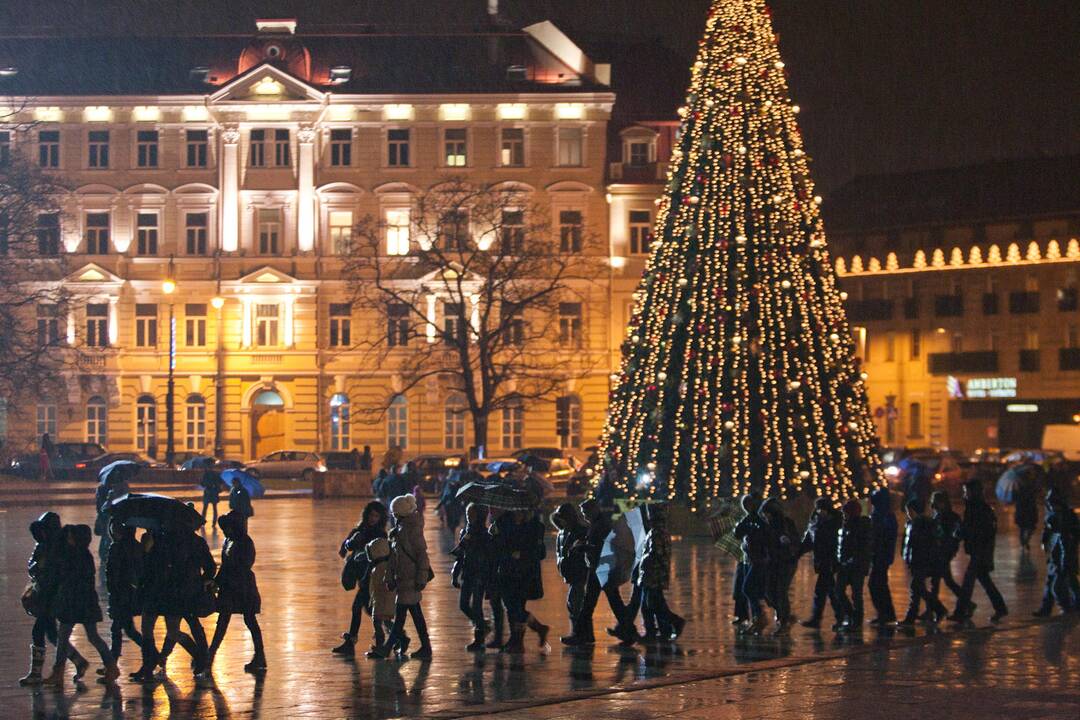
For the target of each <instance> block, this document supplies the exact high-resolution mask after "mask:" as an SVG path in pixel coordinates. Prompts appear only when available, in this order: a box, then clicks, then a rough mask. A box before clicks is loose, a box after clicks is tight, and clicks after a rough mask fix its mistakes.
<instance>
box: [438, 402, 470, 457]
mask: <svg viewBox="0 0 1080 720" xmlns="http://www.w3.org/2000/svg"><path fill="white" fill-rule="evenodd" d="M443 416H444V417H443V437H444V440H445V446H446V449H447V450H464V449H465V399H464V398H463V397H461V396H460V395H451V396H450V397H449V398H447V400H446V408H445V409H444V410H443Z"/></svg>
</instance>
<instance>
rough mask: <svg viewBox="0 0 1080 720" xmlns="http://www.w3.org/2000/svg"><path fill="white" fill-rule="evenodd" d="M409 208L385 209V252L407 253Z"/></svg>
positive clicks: (389, 253)
mask: <svg viewBox="0 0 1080 720" xmlns="http://www.w3.org/2000/svg"><path fill="white" fill-rule="evenodd" d="M409 224H410V217H409V209H408V208H397V209H394V210H387V211H386V254H387V255H408V254H409V251H410V250H411V248H410V247H409Z"/></svg>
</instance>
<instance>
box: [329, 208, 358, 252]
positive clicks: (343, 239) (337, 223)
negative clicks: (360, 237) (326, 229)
mask: <svg viewBox="0 0 1080 720" xmlns="http://www.w3.org/2000/svg"><path fill="white" fill-rule="evenodd" d="M329 220H330V245H331V246H332V247H333V250H334V253H335V254H337V255H348V254H349V253H350V252H351V251H352V239H353V238H352V235H353V214H352V213H351V212H350V211H348V210H331V211H330V217H329Z"/></svg>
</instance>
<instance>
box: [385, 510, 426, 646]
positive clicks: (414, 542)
mask: <svg viewBox="0 0 1080 720" xmlns="http://www.w3.org/2000/svg"><path fill="white" fill-rule="evenodd" d="M390 514H391V515H393V517H394V528H393V529H392V530H391V531H390V567H389V570H388V572H387V575H388V578H389V584H390V585H391V586H392V587H393V588H394V590H395V592H396V593H397V597H396V598H395V607H394V625H393V627H392V628H391V629H390V635H389V637H387V639H386V642H385V643H384V644H383V646H382V647H380V648H377V649H375V650H373V651H371V653H369V657H375V658H385V657H389V655H390V652H391V650H392V649H393V648H394V647H396V646H397V644H398V643H399V641H400V640H401V639H402V637H403V635H404V630H405V618H406V616H411V617H412V621H413V625H414V626H415V627H416V634H417V636H418V637H419V639H420V647H419V648H418V649H417V650H416V651H415V652H414V653H413V654H412V655H411V656H410V657H412V658H414V659H421V660H428V659H430V658H431V640H430V638H429V637H428V629H427V622H426V621H425V620H424V611H423V608H422V607H421V606H420V600H421V593H422V592H423V590H424V588H425V587H426V586H427V584H428V583H429V582H431V580H432V579H433V578H434V573H433V572H432V570H431V562H430V561H429V560H428V554H427V542H426V541H425V540H424V532H423V527H422V526H421V524H420V517H419V515H418V513H417V510H416V498H415V497H414V496H413V495H411V494H405V495H399V496H398V497H396V498H394V500H393V502H391V503H390Z"/></svg>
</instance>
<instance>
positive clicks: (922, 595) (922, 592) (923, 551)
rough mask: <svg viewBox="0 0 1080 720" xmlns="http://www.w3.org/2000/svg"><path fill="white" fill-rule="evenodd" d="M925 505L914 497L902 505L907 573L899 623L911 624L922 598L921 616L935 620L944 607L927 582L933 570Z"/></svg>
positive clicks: (931, 529) (930, 528)
mask: <svg viewBox="0 0 1080 720" xmlns="http://www.w3.org/2000/svg"><path fill="white" fill-rule="evenodd" d="M924 511H925V508H924V507H923V505H922V503H921V502H920V501H919V500H918V498H912V499H911V500H908V501H907V504H906V505H905V506H904V512H905V513H906V514H907V524H906V525H905V526H904V546H903V551H902V553H901V554H902V556H903V558H904V562H905V563H907V566H908V572H910V573H911V583H910V585H909V587H908V590H909V595H908V597H909V599H910V601H909V604H908V610H907V614H906V615H904V619H903V620H902V621H900V624H901V625H908V626H910V625H914V624H915V621H916V620H918V619H919V606H920V604H921V603H922V602H924V601H925V602H926V615H925V616H924V619H925V620H926V621H927V622H929V623H931V624H934V623H938V622H940V621H941V620H944V619H945V616H946V615H948V614H949V613H948V611H947V610H946V609H945V606H944V605H942V604H941V601H940V600H938V598H937V596H936V595H934V593H933V592H932V591H931V589H930V587H929V585H928V583H929V580H930V577H931V576H932V575H933V573H934V563H935V560H936V558H935V556H934V545H935V543H936V538H935V535H934V521H933V520H931V519H930V518H928V517H926V516H925V515H924V514H923V513H924Z"/></svg>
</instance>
